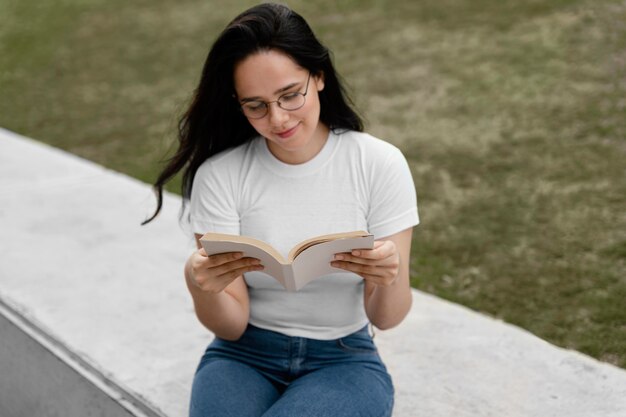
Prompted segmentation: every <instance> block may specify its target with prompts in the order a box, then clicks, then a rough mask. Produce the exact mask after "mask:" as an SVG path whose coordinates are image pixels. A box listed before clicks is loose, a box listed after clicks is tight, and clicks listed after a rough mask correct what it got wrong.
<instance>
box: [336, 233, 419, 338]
mask: <svg viewBox="0 0 626 417" xmlns="http://www.w3.org/2000/svg"><path fill="white" fill-rule="evenodd" d="M412 235H413V229H412V228H410V229H406V230H403V231H402V232H399V233H396V234H394V235H391V236H389V237H387V238H385V239H383V240H377V241H376V242H374V249H371V250H356V251H353V252H352V253H341V254H337V255H335V261H333V262H332V265H333V266H335V267H337V268H341V269H345V270H347V271H351V272H354V273H356V274H359V275H360V276H361V277H363V279H364V280H365V300H364V302H365V312H366V314H367V317H368V318H369V320H370V322H372V324H373V325H374V326H376V327H378V328H379V329H381V330H384V329H389V328H392V327H394V326H396V325H398V324H400V322H401V321H402V320H403V319H404V317H406V315H407V314H408V312H409V309H410V308H411V302H412V295H411V284H410V279H409V258H410V255H411V237H412Z"/></svg>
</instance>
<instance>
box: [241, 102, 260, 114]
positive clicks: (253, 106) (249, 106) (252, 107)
mask: <svg viewBox="0 0 626 417" xmlns="http://www.w3.org/2000/svg"><path fill="white" fill-rule="evenodd" d="M243 106H244V107H245V108H246V110H249V111H253V112H258V111H261V110H263V108H264V107H265V103H263V102H262V101H249V102H247V103H245V104H244V105H243Z"/></svg>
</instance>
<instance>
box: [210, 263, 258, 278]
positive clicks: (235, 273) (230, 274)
mask: <svg viewBox="0 0 626 417" xmlns="http://www.w3.org/2000/svg"><path fill="white" fill-rule="evenodd" d="M264 268H265V267H264V266H263V265H261V264H259V263H254V264H251V265H244V266H241V267H239V268H235V269H231V270H228V271H226V272H224V273H223V274H221V275H219V276H218V278H219V279H226V280H230V281H233V280H234V279H235V278H237V277H239V276H241V275H243V274H245V273H246V272H252V271H262V270H263V269H264Z"/></svg>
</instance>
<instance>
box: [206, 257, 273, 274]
mask: <svg viewBox="0 0 626 417" xmlns="http://www.w3.org/2000/svg"><path fill="white" fill-rule="evenodd" d="M260 264H261V261H260V260H259V259H256V258H241V259H237V260H234V261H231V262H226V263H224V264H221V265H218V266H215V267H212V268H209V269H211V273H212V274H214V275H215V276H221V275H225V274H229V273H230V272H231V271H233V270H237V269H241V268H246V267H249V266H255V265H260Z"/></svg>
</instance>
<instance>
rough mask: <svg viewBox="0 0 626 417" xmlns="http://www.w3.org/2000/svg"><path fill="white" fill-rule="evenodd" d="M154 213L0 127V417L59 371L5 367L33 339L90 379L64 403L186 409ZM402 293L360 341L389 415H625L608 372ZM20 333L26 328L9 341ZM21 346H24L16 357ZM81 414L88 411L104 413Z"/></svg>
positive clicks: (179, 325)
mask: <svg viewBox="0 0 626 417" xmlns="http://www.w3.org/2000/svg"><path fill="white" fill-rule="evenodd" d="M164 203H165V209H164V212H163V213H162V215H161V216H160V217H159V218H158V219H157V220H156V222H154V223H152V224H150V225H149V226H147V227H141V226H139V223H140V222H141V221H142V220H143V219H144V218H145V217H146V216H147V215H148V214H149V213H150V211H151V209H152V208H153V204H154V203H153V197H152V194H151V191H150V187H149V186H148V185H146V184H143V183H140V182H138V181H136V180H134V179H132V178H129V177H127V176H124V175H122V174H119V173H116V172H113V171H110V170H106V169H104V168H102V167H100V166H98V165H95V164H93V163H91V162H88V161H85V160H83V159H80V158H77V157H75V156H73V155H69V154H67V153H65V152H62V151H59V150H57V149H54V148H51V147H49V146H46V145H42V144H40V143H37V142H34V141H32V140H30V139H28V138H24V137H21V136H19V135H16V134H13V133H11V132H9V131H6V130H2V129H0V236H1V237H2V238H1V239H0V254H1V255H0V299H2V300H3V303H4V306H5V307H4V312H5V313H6V312H7V311H13V312H14V313H13V314H12V316H11V317H13V318H12V319H6V317H8V316H9V315H11V314H9V313H6V314H3V317H5V319H2V318H0V391H1V392H3V393H4V392H7V393H9V394H6V395H8V396H9V397H10V398H11V405H10V407H11V408H8V410H9V411H5V410H2V409H0V414H2V415H3V416H4V415H7V416H9V417H11V416H12V415H17V416H20V415H29V416H37V415H45V414H38V413H39V411H38V410H41V408H37V407H43V406H44V405H45V404H41V403H38V402H40V401H43V400H36V399H33V398H30V399H29V393H28V391H27V390H24V389H21V388H19V387H25V386H26V385H24V384H25V382H20V381H21V380H22V379H25V378H26V374H27V373H29V374H30V375H34V377H35V378H36V377H37V376H38V375H39V376H41V378H40V381H37V383H38V384H40V385H41V387H44V388H43V389H44V390H45V389H47V388H45V386H46V384H47V383H49V381H50V380H51V379H53V378H65V377H57V376H55V375H59V374H63V373H65V372H66V370H58V369H56V370H55V369H52V368H51V370H50V371H46V372H48V374H46V373H45V372H44V371H43V370H39V369H36V370H37V372H32V370H28V369H27V368H24V367H23V366H21V365H15V364H13V361H17V360H19V361H24V360H27V362H30V363H37V364H39V363H40V362H41V361H44V362H49V361H50V359H45V358H44V357H45V356H46V355H47V353H46V352H45V351H48V352H52V350H54V349H50V348H49V346H48V347H46V340H48V341H50V340H54V341H56V342H55V343H56V345H57V346H63V347H64V349H65V350H66V353H67V354H68V355H69V357H70V358H72V357H73V358H75V359H76V358H79V359H78V360H75V361H74V362H75V363H82V364H88V366H87V368H89V369H90V371H89V372H88V373H87V374H89V375H98V378H100V382H99V383H94V381H91V380H90V381H89V382H84V381H85V380H89V378H88V377H87V376H86V374H84V373H83V374H81V373H80V372H78V374H79V375H78V376H76V377H75V378H76V379H75V380H73V381H74V382H72V381H71V378H70V379H56V380H55V381H58V383H56V384H53V385H56V388H58V387H60V388H62V390H61V391H63V392H64V393H65V394H66V395H67V396H68V397H70V398H74V397H73V396H76V397H75V398H80V397H81V395H82V394H80V393H79V392H78V391H77V390H80V389H82V388H81V387H83V386H85V384H91V385H92V388H93V387H99V388H98V389H99V390H101V391H102V397H103V399H104V400H103V403H104V402H106V401H105V400H106V399H107V398H108V399H110V400H112V401H113V402H114V403H116V404H117V405H115V404H113V406H115V407H117V406H121V407H118V409H119V410H121V411H120V412H122V414H120V415H125V414H123V413H125V412H126V413H128V414H130V415H142V414H138V413H144V414H146V415H163V416H168V417H178V416H180V417H182V416H185V415H186V414H187V401H188V396H189V390H190V385H191V380H192V377H193V372H194V370H195V367H196V364H197V362H198V360H199V358H200V355H201V353H202V351H203V350H204V348H205V346H206V344H207V343H208V342H209V341H210V339H211V335H210V334H208V333H207V332H206V331H205V330H204V329H203V328H202V327H201V326H200V325H199V324H198V323H197V321H196V319H195V317H194V314H193V307H192V304H191V300H190V298H189V296H188V294H187V292H186V289H185V285H184V282H183V279H182V265H183V263H184V261H185V259H186V257H187V254H188V253H189V251H190V250H191V248H193V241H192V238H191V234H189V233H183V231H182V230H181V228H180V227H179V225H178V219H177V215H178V209H179V207H180V200H179V198H178V197H176V196H173V195H169V194H168V195H166V196H165V201H164ZM413 295H414V305H413V309H412V311H411V313H410V315H409V317H408V318H407V320H406V321H405V322H404V323H403V324H402V325H401V326H399V327H398V328H396V329H393V330H390V331H387V332H380V333H379V334H378V335H377V336H376V341H377V343H378V345H379V347H380V350H381V354H382V355H383V358H384V359H385V361H386V363H387V365H388V367H389V369H390V372H391V373H392V376H393V377H394V381H395V385H396V390H397V398H396V411H395V413H394V416H395V417H409V416H411V417H413V416H428V417H444V416H445V417H448V416H460V417H464V416H468V417H486V416H498V417H502V416H507V417H515V416H529V417H530V416H533V417H535V416H536V417H547V416H568V417H576V416H580V417H590V416H594V417H596V416H597V417H600V416H602V417H623V416H624V415H626V371H624V370H623V369H620V368H616V367H614V366H611V365H608V364H605V363H601V362H598V361H596V360H594V359H592V358H589V357H586V356H584V355H581V354H579V353H577V352H572V351H568V350H564V349H560V348H556V347H554V346H552V345H550V344H548V343H546V342H544V341H542V340H541V339H538V338H536V337H535V336H533V335H531V334H529V333H528V332H526V331H524V330H522V329H519V328H516V327H514V326H510V325H507V324H505V323H502V322H499V321H497V320H493V319H491V318H489V317H485V316H483V315H480V314H477V313H475V312H472V311H470V310H468V309H466V308H464V307H461V306H457V305H454V304H451V303H449V302H446V301H443V300H440V299H438V298H435V297H432V296H430V295H427V294H424V293H421V292H418V291H414V293H413ZM15 312H18V313H19V314H15ZM3 320H4V321H3ZM20 322H21V323H22V325H21V326H20V325H17V324H19V323H20ZM24 323H36V326H35V327H37V328H38V329H40V330H41V331H40V332H38V333H37V332H35V335H34V336H33V334H30V335H28V337H24V335H27V333H28V332H27V331H26V330H25V329H27V328H28V327H29V326H28V325H25V324H24ZM31 327H32V326H31ZM16 329H18V330H19V331H18V330H16ZM37 334H39V336H41V337H39V336H37ZM42 335H46V336H42ZM38 337H39V338H38ZM29 340H30V341H29ZM33 340H34V341H35V342H36V344H38V345H39V346H40V347H36V346H35V347H29V346H32V341H33ZM53 345H54V344H53ZM20 346H21V347H20ZM42 349H43V351H42ZM52 357H53V358H57V359H54V360H56V361H58V358H59V357H60V356H59V355H53V356H52ZM42 358H44V359H42ZM27 362H22V363H27ZM53 362H54V361H53ZM63 362H65V364H64V366H66V367H67V366H68V363H70V362H72V361H71V360H67V361H63ZM70 368H72V367H71V366H70ZM72 369H74V368H72ZM70 374H71V373H70ZM81 378H82V379H81ZM78 380H82V381H83V382H80V383H79V382H76V381H78ZM100 383H102V384H104V385H102V384H100ZM20 384H21V385H20ZM99 384H100V385H99ZM112 386H113V387H118V388H116V390H114V392H108V393H107V392H106V390H107V389H108V388H107V387H109V388H110V387H112ZM28 389H31V388H28ZM89 389H91V388H89ZM88 391H89V390H88ZM89 392H92V391H89ZM89 395H91V394H89ZM58 396H59V395H57V394H55V395H54V396H53V397H55V398H56V397H58ZM75 401H76V402H80V401H82V400H78V399H77V400H75ZM0 402H2V403H3V404H4V400H3V398H2V397H0ZM70 402H74V400H72V401H70ZM85 404H86V405H85V406H86V407H93V409H92V411H91V413H92V414H93V415H117V414H98V412H100V411H99V409H98V407H100V406H97V405H91V403H85ZM128 404H130V406H127V405H128ZM20 412H23V413H22V414H19V413H20ZM116 412H117V411H116ZM14 413H18V414H14ZM133 413H134V414H133ZM149 413H153V414H149ZM59 415H63V416H64V417H71V415H72V414H70V413H69V411H68V413H66V414H59ZM74 415H81V416H82V415H85V414H84V413H82V414H80V413H79V414H74ZM90 415H91V414H90Z"/></svg>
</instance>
